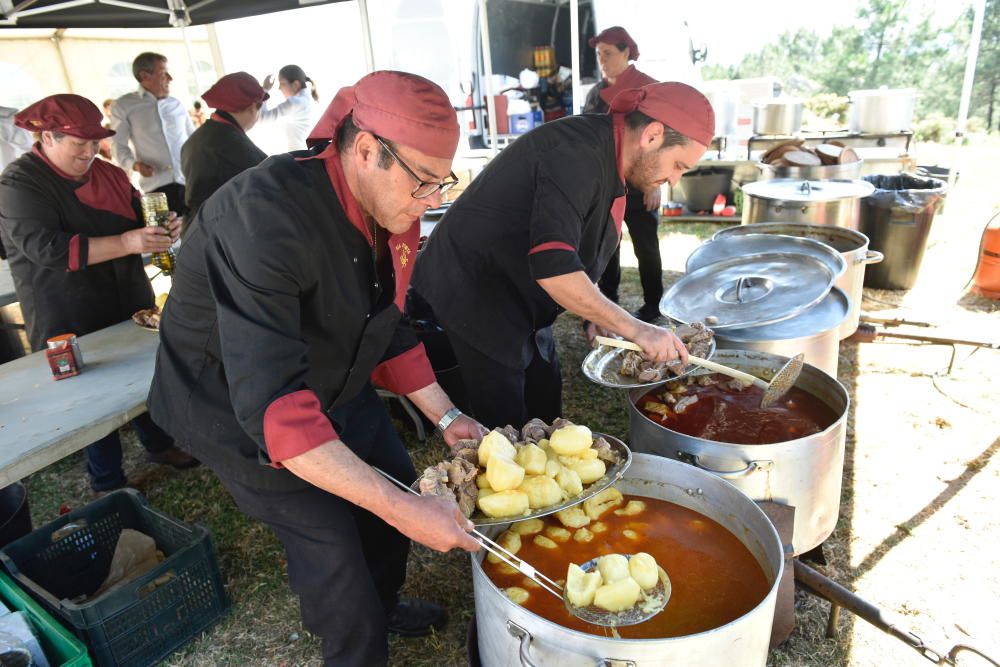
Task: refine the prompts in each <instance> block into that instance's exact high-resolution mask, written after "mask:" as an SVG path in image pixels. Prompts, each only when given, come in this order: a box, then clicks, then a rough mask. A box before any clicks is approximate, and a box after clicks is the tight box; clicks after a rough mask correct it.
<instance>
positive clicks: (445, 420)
mask: <svg viewBox="0 0 1000 667" xmlns="http://www.w3.org/2000/svg"><path fill="white" fill-rule="evenodd" d="M461 416H462V411H461V410H459V409H458V408H451V409H450V410H448V412H446V413H444V414H443V415H441V419H439V420H438V423H437V427H438V430H439V431H441V432H442V433H444V430H445V429H446V428H448V427H449V426H451V423H452V422H453V421H455V420H456V419H458V418H459V417H461Z"/></svg>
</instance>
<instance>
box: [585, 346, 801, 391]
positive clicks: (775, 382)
mask: <svg viewBox="0 0 1000 667" xmlns="http://www.w3.org/2000/svg"><path fill="white" fill-rule="evenodd" d="M595 340H596V341H597V343H598V344H599V345H607V346H609V347H620V348H622V349H624V350H633V351H635V352H642V351H643V350H642V348H641V347H639V346H638V345H636V344H635V343H633V342H632V341H628V340H622V339H621V338H608V337H607V336H597V337H595ZM803 360H804V356H803V355H802V354H796V355H795V356H794V357H792V358H791V359H789V360H788V361H787V362H785V365H784V366H782V367H781V369H780V370H779V371H778V372H777V373H775V374H774V377H773V378H771V381H770V382H765V381H764V380H761V379H760V378H759V377H757V376H756V375H750V373H744V372H743V371H738V370H736V369H735V368H730V367H729V366H723V365H722V364H719V363H716V362H714V361H709V360H708V359H702V358H701V357H696V356H694V355H692V354H689V355H688V362H689V363H692V364H694V365H695V366H701V367H702V368H705V369H708V370H710V371H714V372H716V373H722V374H723V375H728V376H729V377H731V378H736V379H737V380H740V381H741V382H743V383H744V384H748V385H751V384H752V385H753V386H755V387H760V388H761V389H763V390H764V396H763V397H762V398H761V399H760V407H762V408H767V407H770V406H771V405H773V404H774V403H775V402H776V401H777V400H778V399H779V398H781V397H782V396H784V395H785V394H787V393H788V390H789V389H791V388H792V387H794V386H795V382H796V380H798V379H799V375H800V374H801V373H802V364H803Z"/></svg>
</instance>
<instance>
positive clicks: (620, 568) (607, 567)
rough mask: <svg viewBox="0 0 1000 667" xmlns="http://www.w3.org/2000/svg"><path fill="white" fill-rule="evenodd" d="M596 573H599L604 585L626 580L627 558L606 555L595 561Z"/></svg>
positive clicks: (617, 555)
mask: <svg viewBox="0 0 1000 667" xmlns="http://www.w3.org/2000/svg"><path fill="white" fill-rule="evenodd" d="M597 571H598V572H600V573H601V579H603V581H604V583H606V584H613V583H614V582H616V581H621V580H622V579H627V578H628V577H629V576H630V575H629V572H628V558H625V556H622V555H621V554H608V555H607V556H601V557H600V558H598V559H597Z"/></svg>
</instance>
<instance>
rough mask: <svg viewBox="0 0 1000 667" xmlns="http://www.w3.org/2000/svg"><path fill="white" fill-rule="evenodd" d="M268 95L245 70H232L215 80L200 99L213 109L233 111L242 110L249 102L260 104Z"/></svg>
mask: <svg viewBox="0 0 1000 667" xmlns="http://www.w3.org/2000/svg"><path fill="white" fill-rule="evenodd" d="M269 97H270V95H268V94H267V92H266V91H265V90H264V88H263V87H261V85H260V84H259V83H257V79H255V78H253V77H252V76H250V75H249V74H247V73H246V72H234V73H232V74H227V75H226V76H224V77H222V78H221V79H219V80H218V81H216V82H215V85H213V86H212V87H211V88H209V89H208V90H206V91H205V94H203V95H202V96H201V99H203V100H205V104H207V105H208V106H210V107H212V108H213V109H218V110H220V111H227V112H229V113H234V112H236V111H243V110H244V109H246V108H247V107H249V106H250V105H251V104H260V103H261V102H263V101H264V100H266V99H267V98H269Z"/></svg>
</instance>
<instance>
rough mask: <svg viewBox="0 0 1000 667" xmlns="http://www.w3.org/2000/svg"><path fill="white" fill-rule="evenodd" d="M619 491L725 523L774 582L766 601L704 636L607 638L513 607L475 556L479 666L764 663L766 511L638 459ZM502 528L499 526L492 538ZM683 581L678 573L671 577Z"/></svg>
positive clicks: (770, 561) (683, 471)
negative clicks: (692, 511)
mask: <svg viewBox="0 0 1000 667" xmlns="http://www.w3.org/2000/svg"><path fill="white" fill-rule="evenodd" d="M616 486H617V488H618V489H619V490H621V492H622V493H626V494H628V493H632V494H636V495H640V496H647V497H651V498H659V499H662V500H666V501H669V502H672V503H677V504H678V505H681V506H683V507H687V508H690V509H692V510H694V511H696V512H699V513H701V514H703V515H705V516H707V517H709V518H711V519H713V520H715V521H718V522H719V523H720V524H722V525H723V526H725V527H726V528H727V529H728V530H729V531H730V532H731V533H732V534H733V535H735V536H736V537H737V538H738V539H739V540H740V541H741V542H743V544H744V545H746V547H747V548H748V549H749V550H750V552H751V553H752V554H753V555H754V557H755V558H756V559H757V562H758V563H760V566H761V567H762V568H763V570H764V574H765V576H766V577H767V580H768V582H769V583H770V584H771V588H770V591H769V592H768V594H767V596H766V597H765V598H764V600H763V601H761V603H760V604H758V605H757V606H756V607H754V609H753V610H751V611H749V612H747V613H746V614H744V615H743V616H741V617H740V618H737V619H736V620H734V621H732V622H730V623H727V624H726V625H723V626H721V627H718V628H715V629H713V630H708V631H706V632H701V633H698V634H694V635H687V636H684V637H674V638H670V639H611V638H608V637H601V636H597V635H590V634H585V633H582V632H577V631H576V630H570V629H569V628H565V627H563V626H561V625H557V624H556V623H553V622H551V621H549V620H547V619H544V618H542V617H541V616H538V615H537V614H535V613H533V612H531V611H528V610H527V609H525V608H524V607H522V606H520V605H518V604H515V603H514V602H512V601H511V600H510V599H509V598H508V597H507V596H506V595H504V594H503V592H502V591H500V589H498V588H497V587H496V586H495V585H494V584H493V582H492V581H490V579H489V577H487V576H486V573H485V572H484V571H483V567H482V559H483V554H482V553H478V554H473V556H472V583H473V588H474V590H475V598H476V623H477V625H478V635H479V658H480V660H481V662H482V665H483V667H533V666H536V665H537V666H538V667H541V666H543V665H559V666H560V667H598V666H605V667H611V666H612V665H630V666H632V667H654V666H655V667H659V666H660V665H685V667H709V666H719V665H724V666H728V665H741V666H743V665H747V666H754V665H761V666H762V665H764V664H766V662H767V649H768V643H769V641H770V635H771V622H772V621H773V619H774V606H775V600H776V595H777V590H778V581H779V580H780V579H781V572H782V569H783V556H782V550H781V541H780V540H779V539H778V535H777V533H776V532H775V530H774V526H772V525H771V522H770V521H768V519H767V517H766V516H765V515H764V513H763V512H762V511H761V510H760V508H759V507H757V506H756V505H755V504H754V503H753V502H752V501H751V500H750V499H749V498H747V497H746V496H745V495H743V494H742V493H740V492H739V491H737V490H736V489H735V488H733V487H732V486H730V485H729V484H726V483H725V482H723V481H722V480H720V479H719V478H718V477H716V476H714V475H710V474H708V473H705V472H703V471H701V470H698V469H696V468H693V467H691V466H688V465H684V464H682V463H678V462H677V461H665V460H664V459H662V458H660V457H658V456H649V455H646V454H635V455H634V457H633V460H632V466H631V467H630V468H629V470H628V472H627V473H626V474H625V477H624V479H622V481H621V482H619V483H618V484H617V485H616ZM503 528H505V527H504V526H497V527H494V529H493V530H492V531H491V532H490V535H491V536H495V535H496V534H498V533H499V532H500V530H502V529H503ZM671 574H672V576H675V577H683V573H680V572H678V573H671Z"/></svg>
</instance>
